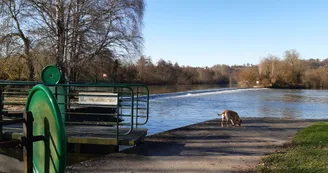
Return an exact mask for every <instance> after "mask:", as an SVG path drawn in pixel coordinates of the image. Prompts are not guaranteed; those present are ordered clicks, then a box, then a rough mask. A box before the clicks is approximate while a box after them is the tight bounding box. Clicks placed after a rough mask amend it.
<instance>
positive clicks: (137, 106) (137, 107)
mask: <svg viewBox="0 0 328 173" xmlns="http://www.w3.org/2000/svg"><path fill="white" fill-rule="evenodd" d="M138 109H139V87H138V86H137V105H136V128H138V112H139V111H138Z"/></svg>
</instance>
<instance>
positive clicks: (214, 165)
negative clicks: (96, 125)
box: [66, 118, 320, 173]
mask: <svg viewBox="0 0 328 173" xmlns="http://www.w3.org/2000/svg"><path fill="white" fill-rule="evenodd" d="M316 121H320V120H285V119H278V118H246V119H244V120H243V123H244V124H243V126H242V127H231V128H226V127H225V128H221V127H220V120H219V119H215V120H211V121H207V122H204V123H199V124H195V125H190V126H186V127H182V128H179V129H175V130H171V131H167V132H163V133H159V134H155V135H152V136H149V137H147V138H146V139H145V142H144V143H143V144H141V145H138V146H137V147H134V148H132V149H128V150H126V151H124V152H122V153H114V154H109V155H106V156H104V157H101V158H98V159H94V160H90V161H86V162H82V163H79V164H75V165H72V166H69V167H67V169H66V172H88V173H93V172H121V173H127V172H129V173H132V172H133V173H137V172H152V173H159V172H179V173H181V172H191V173H198V172H205V173H207V172H241V171H244V172H247V170H250V168H253V167H254V166H256V165H257V164H258V163H259V161H260V160H261V158H262V157H263V156H265V155H267V154H270V153H272V152H274V151H275V150H276V149H278V148H279V147H280V146H282V145H283V144H284V143H285V142H288V141H290V139H291V137H292V136H293V135H295V134H296V132H297V131H298V130H300V129H302V128H304V127H307V126H308V125H310V124H311V123H313V122H316Z"/></svg>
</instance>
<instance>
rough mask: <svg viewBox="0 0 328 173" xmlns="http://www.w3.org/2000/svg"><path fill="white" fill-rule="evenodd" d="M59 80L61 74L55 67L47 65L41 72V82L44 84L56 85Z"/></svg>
mask: <svg viewBox="0 0 328 173" xmlns="http://www.w3.org/2000/svg"><path fill="white" fill-rule="evenodd" d="M60 79H61V73H60V71H59V69H58V68H57V67H56V66H55V65H48V66H47V67H45V68H44V69H43V70H42V73H41V80H42V81H43V82H44V83H46V84H57V83H58V82H59V81H60Z"/></svg>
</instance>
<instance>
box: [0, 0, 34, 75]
mask: <svg viewBox="0 0 328 173" xmlns="http://www.w3.org/2000/svg"><path fill="white" fill-rule="evenodd" d="M29 10H30V7H29V6H28V2H27V1H26V0H2V1H0V25H1V26H0V29H1V32H0V44H1V45H4V46H5V48H6V51H7V52H6V55H9V54H17V55H21V56H22V57H23V58H24V59H25V60H26V64H27V67H28V71H29V75H28V79H29V80H33V79H34V65H33V58H32V56H31V46H32V40H31V38H32V37H30V36H29V33H28V32H29V28H28V24H26V22H27V19H28V18H29ZM11 46H13V47H12V48H9V47H11Z"/></svg>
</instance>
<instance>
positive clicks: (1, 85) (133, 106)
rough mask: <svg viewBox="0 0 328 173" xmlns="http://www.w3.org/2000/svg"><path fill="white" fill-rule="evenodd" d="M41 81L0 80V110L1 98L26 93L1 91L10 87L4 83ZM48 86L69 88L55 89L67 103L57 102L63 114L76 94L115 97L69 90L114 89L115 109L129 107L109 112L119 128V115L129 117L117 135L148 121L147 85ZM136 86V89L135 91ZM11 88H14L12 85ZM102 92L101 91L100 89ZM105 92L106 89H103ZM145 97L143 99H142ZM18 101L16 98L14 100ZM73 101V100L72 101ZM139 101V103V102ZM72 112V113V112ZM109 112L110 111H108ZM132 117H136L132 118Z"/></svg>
mask: <svg viewBox="0 0 328 173" xmlns="http://www.w3.org/2000/svg"><path fill="white" fill-rule="evenodd" d="M40 83H41V82H34V81H6V80H0V112H3V105H4V103H6V102H5V101H8V100H3V99H4V97H5V96H7V97H14V96H15V95H16V96H18V95H19V97H20V98H23V97H22V96H24V95H26V96H27V95H28V92H26V94H25V92H24V93H23V92H21V91H18V92H15V91H10V92H9V91H8V92H2V91H3V90H8V89H9V90H10V89H11V87H6V85H12V86H26V87H27V88H29V87H30V86H34V85H37V84H40ZM45 85H47V86H48V87H56V88H57V87H59V86H60V87H63V88H66V87H67V89H69V92H68V93H64V94H63V93H57V89H56V91H55V92H56V95H57V96H60V95H61V96H64V97H67V103H66V104H65V103H59V104H61V105H63V104H64V105H65V110H66V111H64V112H62V113H63V114H64V115H65V116H66V115H69V114H70V113H71V112H70V111H67V110H70V109H69V108H70V105H73V104H76V103H78V102H77V101H76V99H77V98H76V97H77V96H101V97H115V96H106V95H105V96H104V95H97V94H94V95H90V94H89V95H88V94H76V93H73V92H71V90H74V89H76V90H74V91H80V90H81V91H80V92H84V91H85V90H84V91H83V88H88V87H95V88H101V89H100V90H106V89H107V88H111V89H110V90H113V91H115V93H117V96H116V97H117V100H118V102H117V106H116V109H117V110H119V109H124V110H128V109H130V111H129V112H128V113H122V114H120V113H119V112H116V113H115V114H111V115H114V116H116V118H117V122H116V126H117V127H118V128H119V126H121V125H124V126H125V127H127V126H126V125H127V123H121V122H120V121H119V120H120V118H121V117H129V116H130V117H129V118H130V121H129V122H130V123H128V124H129V125H128V127H129V130H128V131H127V132H125V133H122V134H119V133H120V132H119V130H117V134H118V135H128V134H130V133H131V132H132V131H133V129H134V127H133V126H134V124H135V125H136V127H138V125H144V124H146V123H147V122H148V120H149V89H148V87H147V85H144V84H118V83H64V84H45ZM26 87H20V88H17V90H22V89H27V88H26ZM135 88H136V91H135ZM13 89H16V88H14V87H13ZM139 89H143V90H144V92H141V91H139ZM87 92H94V91H92V90H90V91H89V90H87ZM95 92H99V91H97V89H96V90H95ZM101 92H102V91H101ZM105 92H106V91H105ZM143 98H145V99H143ZM16 101H18V100H16ZM19 101H20V105H24V102H22V101H23V100H19ZM74 101H75V102H74ZM11 102H15V100H13V101H12V100H10V102H9V103H11ZM140 103H141V104H140ZM99 106H106V105H99ZM139 110H144V111H145V113H143V114H139ZM72 114H74V113H72ZM108 114H110V113H108ZM134 118H136V119H135V120H134ZM140 118H142V119H143V121H139V120H138V119H140Z"/></svg>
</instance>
